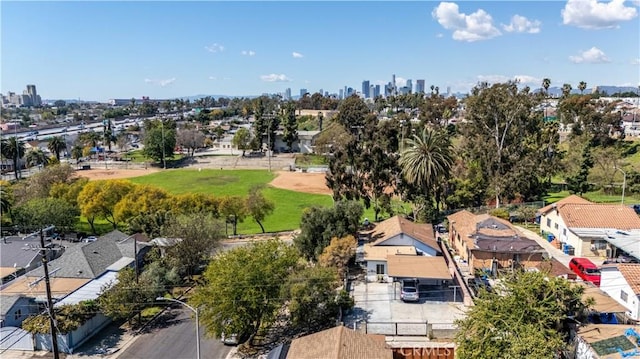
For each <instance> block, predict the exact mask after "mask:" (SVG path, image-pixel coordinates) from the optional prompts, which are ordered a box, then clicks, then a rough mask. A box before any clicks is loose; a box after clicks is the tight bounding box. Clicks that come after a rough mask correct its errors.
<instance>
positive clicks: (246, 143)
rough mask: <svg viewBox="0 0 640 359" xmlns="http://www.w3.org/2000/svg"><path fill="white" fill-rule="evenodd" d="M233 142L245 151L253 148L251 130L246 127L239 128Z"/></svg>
mask: <svg viewBox="0 0 640 359" xmlns="http://www.w3.org/2000/svg"><path fill="white" fill-rule="evenodd" d="M231 143H232V144H233V145H234V146H236V148H238V149H239V150H241V151H242V156H244V153H245V152H246V151H247V150H248V149H250V148H251V132H249V130H247V129H246V128H244V127H243V128H240V129H238V132H236V134H235V135H234V136H233V139H232V140H231Z"/></svg>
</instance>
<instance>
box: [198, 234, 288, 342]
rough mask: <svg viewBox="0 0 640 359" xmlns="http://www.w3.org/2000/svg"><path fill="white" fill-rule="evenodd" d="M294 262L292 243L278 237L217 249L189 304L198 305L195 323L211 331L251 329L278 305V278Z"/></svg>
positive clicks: (259, 325)
mask: <svg viewBox="0 0 640 359" xmlns="http://www.w3.org/2000/svg"><path fill="white" fill-rule="evenodd" d="M297 261H298V254H297V253H296V250H295V248H293V247H291V246H289V245H287V244H285V243H283V242H281V241H278V240H267V241H256V242H251V243H250V244H249V245H247V246H243V247H238V248H235V249H233V250H230V251H226V252H221V253H220V254H218V255H217V256H216V257H215V258H214V259H213V260H212V261H211V263H209V266H208V267H207V269H206V271H205V272H204V275H203V278H204V284H202V285H200V286H198V287H197V288H196V290H195V293H194V294H193V297H191V300H190V303H191V304H192V305H193V306H195V307H198V308H201V312H200V323H201V324H202V325H203V326H204V327H205V328H206V332H207V334H208V335H210V336H220V335H221V334H222V333H247V334H249V335H250V337H249V341H250V342H252V341H253V337H254V335H255V334H256V332H257V331H258V330H259V329H260V328H262V327H263V326H267V325H269V324H271V323H273V321H274V320H275V318H276V314H277V312H278V310H279V309H280V308H281V307H282V304H283V300H282V298H281V295H280V293H281V291H282V288H283V285H284V280H283V278H286V277H287V275H288V273H289V272H290V271H291V269H292V268H293V267H294V265H295V264H296V262H297Z"/></svg>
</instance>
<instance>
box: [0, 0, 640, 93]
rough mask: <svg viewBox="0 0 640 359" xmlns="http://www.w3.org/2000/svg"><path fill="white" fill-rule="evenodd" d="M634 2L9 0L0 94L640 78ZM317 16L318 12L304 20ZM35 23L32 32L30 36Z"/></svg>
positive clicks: (639, 25)
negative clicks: (31, 88) (33, 88)
mask: <svg viewBox="0 0 640 359" xmlns="http://www.w3.org/2000/svg"><path fill="white" fill-rule="evenodd" d="M639 6H640V2H638V1H620V0H614V1H612V2H607V3H605V2H598V1H595V0H587V1H585V0H569V1H567V2H542V3H540V2H537V3H536V2H508V3H506V2H475V1H474V2H468V1H466V2H457V3H454V2H431V1H428V2H264V3H257V2H187V3H178V2H14V1H8V2H3V3H2V12H1V20H2V25H1V29H2V38H1V39H2V45H1V46H2V65H1V70H2V80H1V89H0V91H1V92H2V93H3V94H6V93H7V92H8V91H12V92H19V91H20V90H21V89H23V88H24V86H25V85H26V84H36V85H37V86H38V92H39V93H40V94H42V95H43V97H44V98H47V99H55V98H65V99H75V98H81V99H84V100H97V101H105V100H107V99H110V98H123V97H124V98H130V97H135V98H140V97H142V96H149V97H151V98H176V97H184V96H193V95H198V94H220V95H229V96H234V95H239V96H252V95H260V94H262V93H284V92H285V90H286V89H287V88H291V89H293V93H294V94H295V93H296V92H297V91H296V89H309V91H310V92H316V91H317V90H318V89H323V90H324V92H328V93H330V94H333V93H336V94H337V93H338V92H339V91H340V90H342V91H344V90H343V89H345V88H346V87H351V88H353V89H354V91H357V92H361V89H362V83H363V81H369V82H370V84H369V86H372V85H373V86H375V85H380V86H381V87H382V93H384V86H385V85H386V84H388V83H389V82H390V80H391V76H392V74H395V75H396V83H397V86H398V87H403V86H405V85H407V84H406V80H408V79H413V81H414V82H413V84H412V87H416V86H417V85H418V84H417V83H416V82H415V81H417V80H418V79H424V80H425V83H424V84H423V86H424V87H425V88H426V89H428V88H429V87H430V86H431V85H435V86H438V87H439V88H440V89H441V92H444V90H445V89H447V88H450V89H451V91H452V92H463V93H464V92H467V91H469V89H470V88H471V87H473V85H475V84H476V83H478V82H479V81H488V82H502V81H507V80H509V79H518V80H520V81H521V82H522V83H523V84H525V85H529V86H531V87H534V88H536V87H539V86H540V83H541V81H542V79H543V78H545V77H547V78H550V79H551V81H552V86H553V87H560V86H562V84H563V83H570V84H572V86H574V88H575V87H576V86H577V84H578V83H579V82H580V81H586V82H587V83H588V85H589V87H592V86H596V85H611V86H638V85H639V84H640V58H638V56H639V54H640V21H639V18H638V11H639V10H640V7H639ZM309 15H312V16H309ZM27 29H28V31H27Z"/></svg>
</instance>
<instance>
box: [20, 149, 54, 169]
mask: <svg viewBox="0 0 640 359" xmlns="http://www.w3.org/2000/svg"><path fill="white" fill-rule="evenodd" d="M25 162H26V164H27V166H29V167H32V166H39V165H42V166H46V165H47V164H48V163H49V157H47V155H46V154H45V153H44V151H42V150H41V149H40V148H33V149H31V150H29V151H28V152H27V155H26V156H25Z"/></svg>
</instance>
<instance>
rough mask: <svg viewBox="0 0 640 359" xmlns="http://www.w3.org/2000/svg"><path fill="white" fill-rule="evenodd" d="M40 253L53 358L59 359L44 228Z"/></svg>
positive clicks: (41, 232) (41, 235)
mask: <svg viewBox="0 0 640 359" xmlns="http://www.w3.org/2000/svg"><path fill="white" fill-rule="evenodd" d="M40 255H41V256H42V266H43V268H44V285H45V288H46V290H47V310H48V312H49V325H50V327H51V345H52V347H53V358H54V359H59V358H60V353H58V333H57V332H56V314H55V311H54V310H53V299H52V298H51V283H50V282H49V265H48V264H47V263H48V262H49V260H48V258H47V248H46V247H45V244H44V230H43V229H42V228H40Z"/></svg>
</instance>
